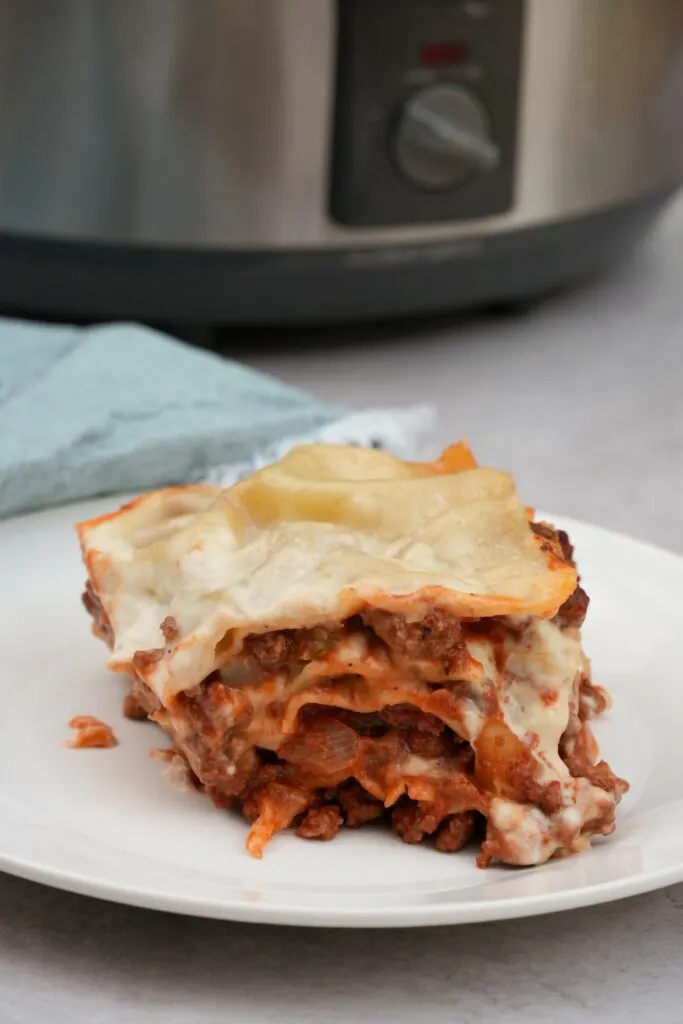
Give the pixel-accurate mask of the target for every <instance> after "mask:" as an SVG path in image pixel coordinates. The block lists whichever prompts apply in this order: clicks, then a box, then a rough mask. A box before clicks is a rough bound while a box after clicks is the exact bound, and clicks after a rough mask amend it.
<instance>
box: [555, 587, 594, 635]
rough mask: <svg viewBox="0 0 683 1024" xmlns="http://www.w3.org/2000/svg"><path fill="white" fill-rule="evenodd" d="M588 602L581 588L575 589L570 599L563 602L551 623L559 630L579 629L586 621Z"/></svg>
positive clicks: (586, 595) (588, 599)
mask: <svg viewBox="0 0 683 1024" xmlns="http://www.w3.org/2000/svg"><path fill="white" fill-rule="evenodd" d="M589 602H590V598H589V597H588V594H587V593H586V591H585V590H584V589H583V587H580V586H579V587H577V588H576V590H575V591H574V593H573V594H572V595H571V597H568V598H567V600H566V601H565V602H564V604H563V605H562V607H561V608H560V610H559V612H558V613H557V615H556V616H555V618H554V619H553V622H555V624H556V625H558V626H559V627H560V629H580V628H581V626H583V624H584V622H585V620H586V612H587V611H588V605H589Z"/></svg>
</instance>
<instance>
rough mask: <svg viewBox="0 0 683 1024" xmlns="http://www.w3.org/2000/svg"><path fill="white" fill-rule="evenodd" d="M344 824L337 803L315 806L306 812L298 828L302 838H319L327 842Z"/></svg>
mask: <svg viewBox="0 0 683 1024" xmlns="http://www.w3.org/2000/svg"><path fill="white" fill-rule="evenodd" d="M342 825H343V819H342V815H341V811H340V810H339V808H338V807H337V806H335V804H326V805H324V806H323V807H315V808H313V810H311V811H309V812H308V813H307V814H306V817H305V818H304V820H303V821H302V822H301V824H300V825H299V827H298V828H297V830H296V834H297V835H298V836H300V837H301V838H302V839H319V840H322V841H323V842H327V841H328V840H330V839H334V837H335V836H336V835H337V833H338V832H339V830H340V828H341V827H342Z"/></svg>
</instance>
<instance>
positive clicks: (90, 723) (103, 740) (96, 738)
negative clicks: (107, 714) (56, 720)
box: [66, 715, 119, 750]
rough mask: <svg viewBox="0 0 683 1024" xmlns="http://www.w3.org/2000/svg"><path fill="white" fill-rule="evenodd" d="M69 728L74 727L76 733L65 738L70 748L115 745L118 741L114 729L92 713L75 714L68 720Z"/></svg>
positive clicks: (78, 748) (79, 748)
mask: <svg viewBox="0 0 683 1024" xmlns="http://www.w3.org/2000/svg"><path fill="white" fill-rule="evenodd" d="M69 728H70V729H74V730H75V733H76V735H75V736H74V737H73V738H72V739H70V740H67V744H66V745H67V747H70V748H71V749H72V750H81V749H84V748H86V747H117V746H118V743H119V741H118V740H117V738H116V736H115V735H114V730H113V729H112V727H111V726H110V725H107V723H106V722H102V721H100V719H99V718H95V716H94V715H76V717H75V718H72V719H71V721H70V722H69Z"/></svg>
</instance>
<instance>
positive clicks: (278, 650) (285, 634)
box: [242, 627, 341, 671]
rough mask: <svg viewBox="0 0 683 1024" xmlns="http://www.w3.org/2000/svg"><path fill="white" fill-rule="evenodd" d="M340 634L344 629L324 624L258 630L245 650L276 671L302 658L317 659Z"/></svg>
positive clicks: (248, 654)
mask: <svg viewBox="0 0 683 1024" xmlns="http://www.w3.org/2000/svg"><path fill="white" fill-rule="evenodd" d="M340 636H341V630H330V629H325V628H324V627H318V628H316V629H281V630H277V631H276V632H272V633H254V634H252V635H251V636H248V637H247V638H246V639H245V641H244V645H243V647H242V653H243V655H244V656H246V657H251V658H254V659H255V661H257V662H258V663H259V665H261V666H262V667H263V668H264V669H267V670H271V671H272V670H273V669H277V668H283V667H285V666H287V665H290V664H292V663H296V662H300V661H313V660H314V659H315V658H317V657H319V656H320V655H321V654H322V653H323V652H324V651H325V650H326V649H327V648H328V647H329V646H330V644H331V643H332V642H333V641H334V640H337V639H338V638H339V637H340Z"/></svg>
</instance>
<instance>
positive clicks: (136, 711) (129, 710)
mask: <svg viewBox="0 0 683 1024" xmlns="http://www.w3.org/2000/svg"><path fill="white" fill-rule="evenodd" d="M123 713H124V715H125V716H126V718H130V719H132V720H133V721H134V722H141V721H142V720H143V719H144V718H147V712H146V711H145V709H144V708H143V706H142V704H141V703H140V701H139V699H138V698H137V697H136V696H135V694H134V693H133V691H132V690H131V692H130V693H127V694H126V696H125V697H124V698H123Z"/></svg>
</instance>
